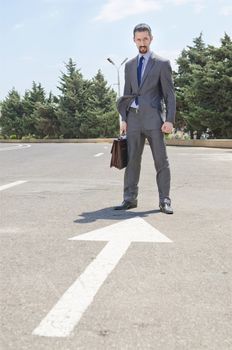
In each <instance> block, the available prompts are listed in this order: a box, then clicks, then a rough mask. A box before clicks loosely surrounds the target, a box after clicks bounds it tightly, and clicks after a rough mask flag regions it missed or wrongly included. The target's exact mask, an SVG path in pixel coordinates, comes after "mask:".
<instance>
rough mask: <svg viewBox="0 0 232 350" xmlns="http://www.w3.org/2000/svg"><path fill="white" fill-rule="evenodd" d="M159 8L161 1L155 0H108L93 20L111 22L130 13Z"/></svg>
mask: <svg viewBox="0 0 232 350" xmlns="http://www.w3.org/2000/svg"><path fill="white" fill-rule="evenodd" d="M160 8H161V1H155V0H117V1H115V0H108V1H107V2H106V4H105V5H103V7H102V9H101V11H100V14H99V15H98V16H97V17H95V20H97V21H102V20H103V21H107V22H113V21H118V20H120V19H123V18H126V17H129V16H131V15H136V14H141V13H146V12H150V11H158V10H159V9H160Z"/></svg>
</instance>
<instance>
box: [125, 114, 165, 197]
mask: <svg viewBox="0 0 232 350" xmlns="http://www.w3.org/2000/svg"><path fill="white" fill-rule="evenodd" d="M129 113H132V112H129ZM146 138H147V140H148V143H149V145H150V148H151V151H152V156H153V160H154V165H155V169H156V182H157V186H158V191H159V200H160V202H162V201H163V200H164V198H169V192H170V179H171V176H170V168H169V161H168V157H167V152H166V145H165V142H164V135H163V133H162V131H161V130H160V129H151V130H145V129H144V128H143V127H142V125H141V127H139V128H136V129H134V128H132V130H130V125H128V131H127V147H128V165H127V167H126V170H125V175H124V200H126V201H134V200H136V199H137V196H138V183H139V177H140V169H141V160H142V153H143V149H144V144H145V140H146Z"/></svg>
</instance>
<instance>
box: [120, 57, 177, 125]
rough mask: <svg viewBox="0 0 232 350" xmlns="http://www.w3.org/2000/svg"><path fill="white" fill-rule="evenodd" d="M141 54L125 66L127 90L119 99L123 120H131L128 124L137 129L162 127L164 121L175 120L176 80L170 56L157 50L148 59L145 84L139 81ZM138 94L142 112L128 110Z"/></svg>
mask: <svg viewBox="0 0 232 350" xmlns="http://www.w3.org/2000/svg"><path fill="white" fill-rule="evenodd" d="M137 60H138V56H136V57H135V58H133V59H131V60H130V61H129V62H127V63H126V66H125V86H124V94H123V96H122V97H120V98H119V99H118V101H117V109H118V111H119V113H120V114H121V117H122V120H123V121H127V123H128V128H130V129H137V128H138V127H140V126H141V122H142V126H143V127H144V128H146V129H157V128H160V127H161V125H162V123H163V121H164V120H166V121H169V122H172V123H174V121H175V112H176V99H175V91H174V86H173V81H172V70H171V66H170V63H169V61H168V60H166V59H164V58H162V57H159V56H157V55H155V54H154V53H153V52H152V54H151V57H150V59H149V61H148V63H147V66H146V69H145V72H144V74H143V77H142V81H141V85H140V87H139V86H138V81H137ZM136 96H138V101H139V111H140V112H141V113H140V115H141V116H142V121H141V118H140V121H139V120H138V117H137V116H138V115H137V114H135V113H134V114H133V116H132V113H130V118H128V114H129V113H128V111H129V107H130V105H131V103H132V101H133V100H134V99H135V97H136Z"/></svg>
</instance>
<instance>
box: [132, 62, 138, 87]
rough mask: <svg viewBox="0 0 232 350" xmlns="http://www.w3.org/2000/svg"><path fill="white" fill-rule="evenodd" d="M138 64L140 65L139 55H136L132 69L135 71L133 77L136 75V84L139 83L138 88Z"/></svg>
mask: <svg viewBox="0 0 232 350" xmlns="http://www.w3.org/2000/svg"><path fill="white" fill-rule="evenodd" d="M137 65H138V56H136V57H135V58H134V59H133V61H132V64H131V69H132V71H133V74H132V77H134V80H135V84H136V85H137V88H138V79H137Z"/></svg>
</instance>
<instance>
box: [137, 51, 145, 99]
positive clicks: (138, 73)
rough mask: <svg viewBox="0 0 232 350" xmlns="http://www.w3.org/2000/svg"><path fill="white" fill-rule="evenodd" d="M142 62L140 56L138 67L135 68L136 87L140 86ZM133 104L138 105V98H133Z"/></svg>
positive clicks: (142, 58) (142, 59)
mask: <svg viewBox="0 0 232 350" xmlns="http://www.w3.org/2000/svg"><path fill="white" fill-rule="evenodd" d="M143 61H144V57H143V56H141V57H140V59H139V65H138V67H137V78H138V86H140V84H141V80H142V68H143ZM135 103H136V105H138V97H136V98H135Z"/></svg>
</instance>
